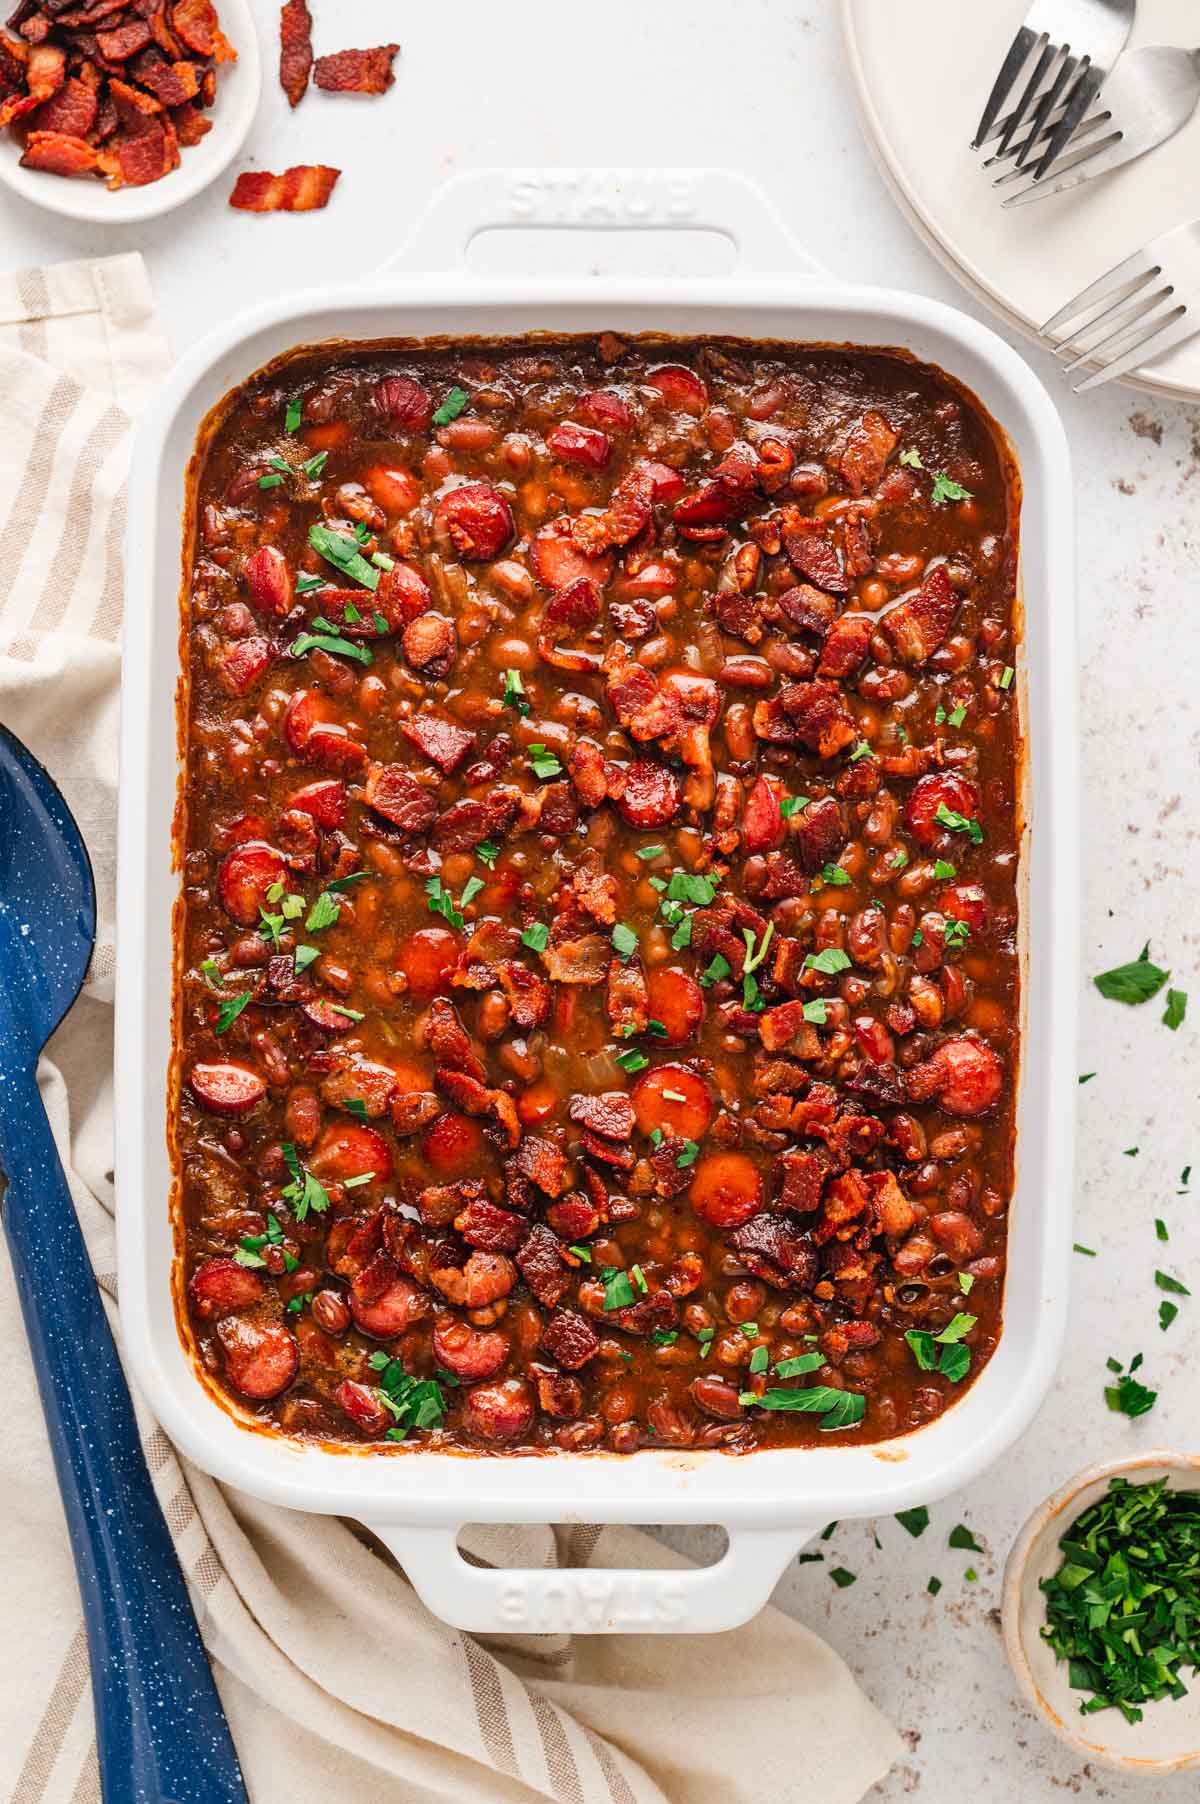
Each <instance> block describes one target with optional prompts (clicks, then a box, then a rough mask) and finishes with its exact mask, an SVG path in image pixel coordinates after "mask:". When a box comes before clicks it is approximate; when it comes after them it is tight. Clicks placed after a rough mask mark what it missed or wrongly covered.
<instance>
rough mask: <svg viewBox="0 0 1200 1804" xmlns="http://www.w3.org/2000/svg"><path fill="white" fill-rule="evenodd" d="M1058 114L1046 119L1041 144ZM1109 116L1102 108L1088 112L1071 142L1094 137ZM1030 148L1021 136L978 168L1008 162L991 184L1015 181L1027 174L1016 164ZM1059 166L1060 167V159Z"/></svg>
mask: <svg viewBox="0 0 1200 1804" xmlns="http://www.w3.org/2000/svg"><path fill="white" fill-rule="evenodd" d="M1060 116H1061V115H1060V114H1058V113H1055V114H1054V115H1053V117H1052V118H1051V119H1049V120H1048V121H1047V123H1046V126H1045V128H1044V129H1043V131H1042V133H1041V138H1040V142H1041V143H1042V144H1046V143H1047V142H1048V141H1049V138H1050V134H1051V132H1052V131H1053V130H1054V127H1055V126H1056V125H1057V124H1058V120H1059V118H1060ZM1111 118H1112V114H1111V113H1108V112H1105V111H1103V109H1101V110H1100V111H1098V112H1095V113H1089V114H1088V116H1087V118H1086V119H1085V120H1084V121H1083V124H1082V125H1081V126H1080V127H1079V130H1078V131H1077V132H1076V133H1075V137H1074V140H1073V142H1074V143H1075V144H1080V143H1082V142H1083V141H1085V140H1086V139H1088V138H1094V137H1095V134H1096V133H1097V132H1098V131H1099V130H1101V128H1102V127H1103V126H1105V125H1107V124H1108V122H1109V120H1110V119H1111ZM1032 148H1033V146H1032V145H1031V143H1030V140H1029V139H1028V138H1022V139H1021V142H1020V143H1019V144H1010V145H1009V147H1008V149H1007V150H1006V151H1005V153H1004V155H1003V156H1000V155H999V154H997V155H996V156H994V157H985V158H984V160H983V162H982V163H981V164H980V168H981V169H994V168H995V167H996V165H997V163H1008V164H1010V165H1012V166H1011V167H1010V168H1009V169H1007V170H1005V172H1004V174H1003V175H1002V176H993V178H992V186H993V187H999V185H1000V183H1001V182H1002V181H1006V182H1007V181H1013V182H1015V181H1016V180H1017V178H1018V177H1019V176H1022V175H1028V174H1029V171H1028V170H1027V169H1022V168H1020V167H1019V166H1018V164H1017V158H1019V157H1020V155H1021V152H1022V151H1025V152H1028V151H1029V150H1030V149H1032ZM1059 167H1061V159H1060V163H1059ZM1057 172H1058V171H1057V169H1055V170H1052V171H1051V173H1052V174H1057Z"/></svg>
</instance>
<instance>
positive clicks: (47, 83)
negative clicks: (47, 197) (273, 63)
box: [0, 0, 237, 189]
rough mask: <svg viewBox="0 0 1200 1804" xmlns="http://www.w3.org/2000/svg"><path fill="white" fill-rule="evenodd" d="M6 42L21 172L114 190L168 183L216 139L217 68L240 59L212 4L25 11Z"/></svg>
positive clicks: (1, 86)
mask: <svg viewBox="0 0 1200 1804" xmlns="http://www.w3.org/2000/svg"><path fill="white" fill-rule="evenodd" d="M8 29H9V30H10V31H15V32H16V33H17V34H18V36H17V37H15V38H9V37H4V36H0V129H2V128H4V127H6V126H11V127H13V128H14V130H15V131H16V132H17V133H18V135H19V136H20V137H21V139H22V143H23V155H22V157H21V162H22V164H23V166H24V167H25V168H27V169H38V170H41V171H43V172H45V173H47V174H51V175H61V176H80V175H91V176H97V177H106V178H107V181H108V186H109V187H110V188H114V189H116V188H125V187H144V186H145V185H146V184H147V183H150V182H157V181H161V180H162V178H163V176H165V175H169V174H170V172H171V170H173V169H176V168H178V166H179V163H180V160H181V159H180V146H184V147H190V146H192V145H195V144H198V143H199V142H200V140H201V139H202V138H203V137H205V135H206V134H207V133H208V132H209V131H210V130H211V127H212V121H211V120H210V119H209V118H208V117H207V116H206V114H207V110H208V109H209V108H210V107H211V106H212V104H213V101H214V99H215V97H216V90H217V65H218V64H220V63H227V62H233V61H234V60H236V56H237V52H236V51H235V50H234V49H233V47H232V45H231V44H230V43H229V42H228V40H227V39H226V38H225V37H224V35H223V34H222V32H221V28H220V21H219V19H218V16H217V10H216V7H215V6H214V5H213V0H175V4H174V5H171V4H169V0H91V3H90V4H82V5H75V6H71V5H70V4H69V0H44V4H42V5H36V4H33V3H32V0H22V4H21V5H19V6H18V7H17V10H16V12H15V13H13V14H12V16H11V17H10V19H9V21H8Z"/></svg>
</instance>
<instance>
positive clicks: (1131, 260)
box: [1039, 251, 1158, 338]
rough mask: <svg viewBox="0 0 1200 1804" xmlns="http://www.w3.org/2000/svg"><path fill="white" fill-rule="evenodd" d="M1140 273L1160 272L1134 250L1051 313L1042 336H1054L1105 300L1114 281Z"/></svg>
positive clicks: (1041, 329)
mask: <svg viewBox="0 0 1200 1804" xmlns="http://www.w3.org/2000/svg"><path fill="white" fill-rule="evenodd" d="M1138 273H1142V274H1144V275H1146V276H1152V275H1157V274H1158V269H1157V266H1151V265H1150V264H1148V263H1147V262H1146V254H1145V252H1144V251H1134V253H1133V255H1132V256H1131V257H1125V258H1124V259H1123V260H1122V261H1121V262H1120V263H1114V264H1113V266H1112V268H1111V269H1106V270H1105V272H1104V274H1103V275H1102V276H1097V277H1096V280H1095V281H1094V282H1089V283H1088V285H1087V287H1086V288H1081V289H1080V290H1079V293H1078V294H1076V295H1072V297H1071V299H1070V300H1069V301H1068V302H1067V303H1066V305H1065V306H1062V307H1060V308H1059V310H1058V312H1057V313H1053V314H1051V316H1050V318H1049V319H1048V320H1047V321H1046V322H1045V324H1044V325H1042V326H1041V327H1039V331H1040V332H1041V335H1042V337H1043V338H1053V336H1054V334H1055V333H1056V332H1057V331H1058V329H1059V328H1060V327H1065V326H1066V325H1067V323H1068V321H1069V320H1073V319H1074V318H1076V316H1077V315H1078V314H1080V313H1083V312H1086V310H1087V309H1088V308H1089V307H1090V306H1092V304H1093V303H1094V302H1096V301H1102V300H1104V299H1105V298H1106V296H1107V295H1108V293H1109V290H1110V289H1111V288H1112V286H1113V284H1114V283H1116V282H1123V281H1125V280H1126V279H1127V278H1128V277H1129V276H1132V275H1136V274H1138Z"/></svg>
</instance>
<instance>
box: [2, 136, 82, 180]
mask: <svg viewBox="0 0 1200 1804" xmlns="http://www.w3.org/2000/svg"><path fill="white" fill-rule="evenodd" d="M98 160H99V152H98V151H96V150H93V148H92V146H91V145H90V144H88V143H85V141H84V140H83V139H82V138H69V137H67V136H66V134H65V133H63V132H30V134H29V136H28V138H27V139H26V140H25V153H24V155H23V156H22V158H21V163H22V166H23V167H24V168H26V169H43V170H45V171H46V173H47V174H49V175H91V174H92V172H93V171H94V170H95V168H96V164H97V162H98Z"/></svg>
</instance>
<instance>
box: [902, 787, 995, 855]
mask: <svg viewBox="0 0 1200 1804" xmlns="http://www.w3.org/2000/svg"><path fill="white" fill-rule="evenodd" d="M939 809H944V810H945V811H946V812H947V813H950V814H956V815H961V816H962V817H963V819H964V820H968V821H973V820H975V819H977V818H978V815H979V791H978V789H976V787H975V785H974V783H972V782H971V781H970V779H969V778H968V777H963V776H960V775H959V773H958V772H957V771H953V770H944V771H943V770H938V771H931V772H930V773H929V775H928V776H927V777H922V778H920V780H919V781H918V782H917V783H916V784H915V785H914V786H913V792H912V794H911V795H910V796H909V798H908V801H907V802H906V803H905V806H904V824H905V826H906V827H907V828H908V830H909V832H910V833H911V834H912V836H913V838H914V839H915V840H916V841H917V843H918V845H922V846H925V847H926V848H931V847H933V846H940V845H944V844H947V843H948V842H949V841H950V839H951V835H952V833H953V831H954V830H953V829H952V828H950V827H949V826H948V825H947V824H946V822H945V821H944V820H939V819H938V810H939ZM956 837H957V838H958V839H959V840H960V842H961V841H967V843H969V841H968V836H967V834H966V832H963V831H959V832H958V834H957V835H956Z"/></svg>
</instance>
